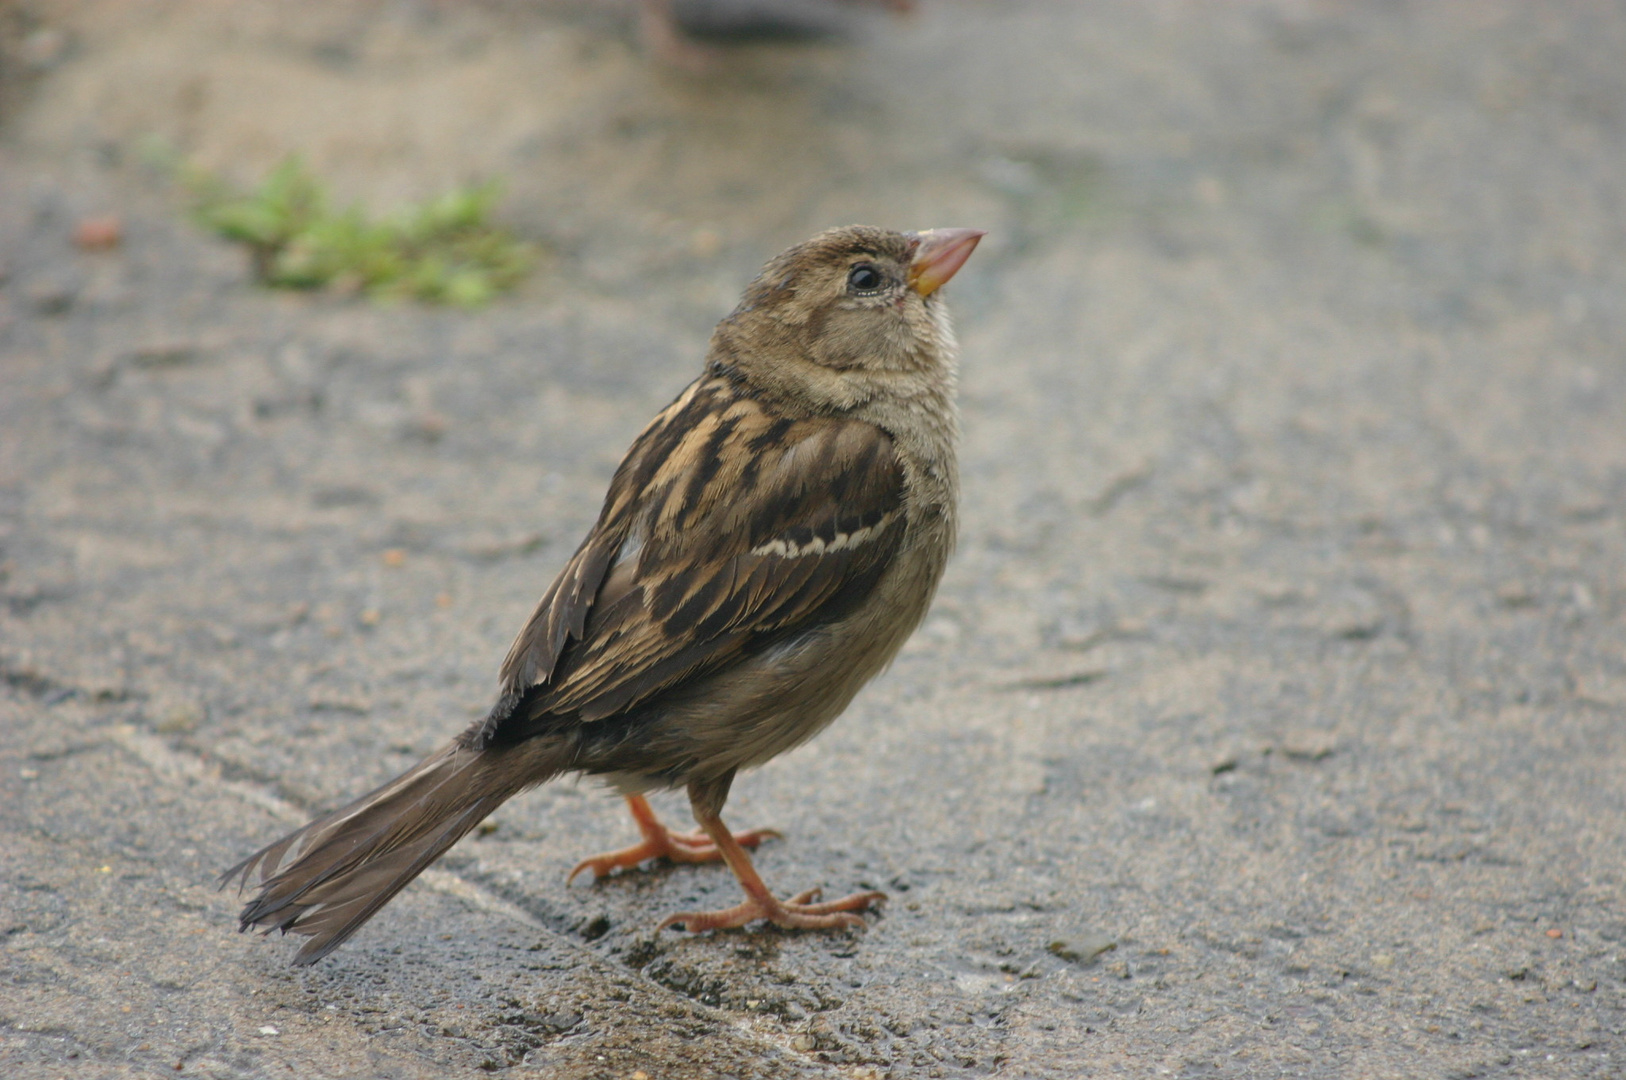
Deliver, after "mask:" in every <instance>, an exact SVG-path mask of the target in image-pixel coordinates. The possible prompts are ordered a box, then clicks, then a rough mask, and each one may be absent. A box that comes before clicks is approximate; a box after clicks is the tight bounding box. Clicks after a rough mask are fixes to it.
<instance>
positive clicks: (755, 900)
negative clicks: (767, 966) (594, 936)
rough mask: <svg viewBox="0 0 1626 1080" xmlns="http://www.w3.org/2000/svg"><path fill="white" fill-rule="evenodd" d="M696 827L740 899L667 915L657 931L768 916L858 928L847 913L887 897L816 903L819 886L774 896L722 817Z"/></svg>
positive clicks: (811, 926)
mask: <svg viewBox="0 0 1626 1080" xmlns="http://www.w3.org/2000/svg"><path fill="white" fill-rule="evenodd" d="M700 827H701V828H702V829H704V830H706V834H707V835H708V836H710V837H711V841H712V848H713V850H715V851H718V852H721V854H722V858H723V861H724V862H726V863H728V868H729V869H730V870H732V871H734V876H735V877H737V878H739V880H740V887H741V888H743V889H744V890H745V899H744V901H742V902H741V903H739V904H736V905H735V906H734V907H731V908H725V909H723V910H722V911H683V912H679V913H678V914H676V915H668V916H667V917H666V918H665V919H663V920H662V921H661V924H660V926H658V927H657V928H656V929H658V930H665V929H666V928H667V927H668V926H676V925H678V924H679V923H681V924H682V925H683V928H684V929H685V930H688V931H689V932H691V933H696V934H698V933H700V932H701V931H702V930H723V929H728V928H730V927H735V926H744V925H745V924H746V923H749V922H755V921H756V920H757V919H767V920H768V921H769V922H771V923H773V924H774V925H775V926H783V927H786V928H787V929H797V930H831V929H839V928H845V927H849V926H863V925H864V920H863V919H861V918H860V917H858V916H857V915H854V914H852V912H855V911H862V910H864V909H865V908H867V907H869V906H870V905H871V904H873V903H876V902H877V901H880V900H885V899H886V894H885V893H879V892H861V893H853V894H852V895H851V896H844V897H842V898H841V899H840V900H831V901H828V902H826V903H823V904H820V903H815V901H817V900H818V898H819V890H818V889H809V890H807V892H804V893H801V894H799V895H797V896H795V897H792V898H791V899H790V900H777V899H775V898H774V895H773V893H771V892H769V891H768V887H767V886H766V885H764V884H763V883H762V878H761V877H759V876H758V875H757V871H756V867H754V866H752V865H751V856H749V855H747V854H746V853H745V848H743V847H741V846H740V844H739V842H738V840H737V839H736V838H735V836H734V835H733V834H732V833H730V832H729V831H728V826H727V825H724V824H723V819H722V817H721V816H719V815H717V814H710V815H707V816H705V817H702V818H701V819H700Z"/></svg>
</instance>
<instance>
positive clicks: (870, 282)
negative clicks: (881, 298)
mask: <svg viewBox="0 0 1626 1080" xmlns="http://www.w3.org/2000/svg"><path fill="white" fill-rule="evenodd" d="M884 284H886V278H884V277H882V276H881V272H880V271H879V270H877V269H875V267H873V266H871V265H870V264H869V263H859V264H858V265H857V266H855V267H853V268H852V269H851V270H849V271H848V272H847V288H849V289H851V290H852V291H853V292H861V293H863V292H874V291H875V290H876V289H879V288H880V287H881V286H882V285H884Z"/></svg>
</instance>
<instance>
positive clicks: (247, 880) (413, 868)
mask: <svg viewBox="0 0 1626 1080" xmlns="http://www.w3.org/2000/svg"><path fill="white" fill-rule="evenodd" d="M570 756H571V748H570V747H569V746H568V745H567V744H566V743H564V742H563V741H558V742H555V741H553V740H549V739H547V738H536V739H530V740H527V741H526V742H523V743H519V744H517V745H513V746H508V747H487V748H485V749H482V750H473V749H470V748H468V747H466V746H464V745H462V744H461V743H459V742H454V743H452V744H451V745H449V746H447V747H446V748H445V749H443V750H441V751H439V752H438V753H435V754H432V755H431V756H429V757H427V758H425V759H424V760H423V761H421V762H419V763H418V764H417V765H415V766H413V768H411V769H410V770H408V771H407V772H405V773H403V774H402V775H400V776H398V777H396V778H395V779H394V780H391V781H390V782H389V783H387V784H385V785H383V786H382V787H379V788H376V789H374V790H373V791H370V792H368V793H367V794H366V795H363V796H362V797H361V798H359V799H357V800H356V801H355V802H352V803H350V804H349V805H348V806H343V807H340V808H339V809H337V810H335V811H333V812H332V813H330V814H326V815H324V816H322V817H319V818H317V819H316V820H315V821H313V822H311V823H310V824H309V825H306V826H304V827H303V828H301V829H296V830H294V831H293V832H291V833H289V834H288V835H287V836H285V837H283V838H282V839H281V840H278V841H277V842H276V843H274V844H272V845H271V846H269V847H267V848H263V849H262V850H260V851H257V852H255V853H254V854H253V855H250V856H249V857H248V858H247V859H244V860H243V861H242V862H240V863H238V864H237V865H236V866H234V867H232V868H231V869H230V870H227V871H226V872H225V873H224V874H222V875H221V878H220V884H221V885H222V886H224V885H226V884H229V883H230V882H231V881H232V880H233V879H236V880H237V883H238V888H239V890H241V889H242V888H244V887H246V886H248V885H256V886H258V888H259V892H258V893H257V894H256V895H255V896H254V898H253V899H252V900H250V901H249V902H248V903H247V904H246V905H244V907H243V912H242V915H241V920H242V926H241V927H240V929H243V930H247V929H248V928H249V927H251V926H263V927H265V930H266V933H270V932H271V931H272V930H281V931H282V932H283V933H285V934H286V933H289V932H290V931H291V932H293V933H295V934H304V935H307V936H308V937H309V938H310V940H309V941H307V942H306V943H305V944H304V946H303V947H302V948H301V949H300V950H299V953H298V954H297V955H296V956H295V957H294V961H293V962H294V963H295V964H300V965H303V964H314V963H315V962H316V961H318V960H320V959H322V957H324V956H326V955H327V954H328V953H330V952H332V951H333V950H334V949H336V948H338V947H339V946H340V945H342V944H343V943H344V941H345V940H346V939H347V938H349V936H350V935H351V934H353V933H355V932H356V930H357V929H358V928H359V927H360V926H361V924H362V923H364V922H366V921H367V920H368V919H370V918H372V917H373V915H374V914H375V913H377V911H378V909H379V908H381V907H383V906H384V905H385V904H386V903H388V902H389V899H390V898H391V897H392V896H394V895H395V894H396V893H398V892H400V891H401V889H402V888H403V887H404V886H405V885H406V883H407V882H409V881H411V880H412V879H413V878H415V877H417V876H418V875H419V874H420V873H422V872H423V871H424V869H425V868H426V867H428V865H429V864H430V863H432V862H434V861H435V860H436V859H438V858H439V857H440V856H441V854H442V853H443V852H445V850H446V849H447V848H449V847H451V846H452V845H453V844H455V843H457V841H458V840H459V839H461V838H462V837H463V835H464V834H465V833H467V832H468V831H469V830H470V829H472V828H474V827H475V826H476V825H478V824H479V823H480V822H481V820H483V819H484V818H485V817H486V816H487V815H488V814H490V813H491V812H492V811H493V810H495V809H497V807H498V806H501V805H502V804H503V803H504V802H505V801H506V800H508V799H509V798H510V797H512V796H514V795H516V794H518V793H519V792H521V791H523V790H524V789H525V788H528V787H531V786H532V785H534V784H539V783H541V782H543V781H544V780H548V779H550V778H552V777H554V776H556V775H558V774H559V773H560V772H562V771H564V769H565V768H566V767H567V766H568V764H569V759H570Z"/></svg>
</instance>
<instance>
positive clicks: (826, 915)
mask: <svg viewBox="0 0 1626 1080" xmlns="http://www.w3.org/2000/svg"><path fill="white" fill-rule="evenodd" d="M821 892H822V890H820V889H809V890H807V891H806V892H804V893H800V894H798V895H796V896H793V897H791V898H790V899H789V900H777V899H775V898H774V897H773V896H771V895H767V894H764V895H762V896H755V895H751V894H749V893H748V894H747V895H746V898H745V900H744V901H742V902H741V903H739V904H736V905H735V906H734V907H731V908H724V909H723V910H722V911H680V912H678V913H677V914H676V915H668V916H667V917H666V918H664V919H662V920H661V924H660V926H658V927H656V930H665V929H666V928H667V927H668V926H677V925H680V924H681V925H682V926H683V928H684V929H685V930H687V931H689V932H690V933H691V934H698V933H701V932H702V931H705V930H727V929H732V928H733V927H736V926H744V925H745V924H746V923H751V922H755V921H757V920H758V919H766V920H768V921H769V922H771V923H773V924H774V925H775V926H782V927H784V928H785V929H787V930H844V929H846V928H848V927H852V926H863V925H864V920H863V919H862V918H860V917H859V916H858V915H855V914H853V912H856V911H863V910H864V909H865V908H868V907H869V906H870V905H871V904H875V903H878V902H880V901H882V900H885V899H886V893H881V892H860V893H853V894H852V895H851V896H843V897H842V898H841V899H840V900H829V901H826V902H824V903H822V904H821V903H817V902H816V901H817V900H818V898H819V895H820V893H821Z"/></svg>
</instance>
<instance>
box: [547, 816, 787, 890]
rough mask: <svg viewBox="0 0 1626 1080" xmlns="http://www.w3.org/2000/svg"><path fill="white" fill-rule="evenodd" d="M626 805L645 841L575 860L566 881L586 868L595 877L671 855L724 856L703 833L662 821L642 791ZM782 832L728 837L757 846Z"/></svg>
mask: <svg viewBox="0 0 1626 1080" xmlns="http://www.w3.org/2000/svg"><path fill="white" fill-rule="evenodd" d="M627 809H629V810H631V811H632V820H633V821H635V822H636V823H637V825H638V831H639V832H640V833H642V834H643V837H644V839H643V843H640V844H634V845H633V846H632V847H629V848H622V849H621V850H620V851H609V852H606V853H604V854H603V855H594V856H593V857H592V858H589V859H583V860H582V861H581V862H579V863H577V864H576V868H575V869H574V870H572V871H571V872H570V876H569V877H568V878H566V879H565V884H567V885H568V884H569V883H570V882H572V881H575V880H576V875H577V874H579V873H581V872H582V871H583V870H591V871H593V880H595V881H597V880H598V879H599V878H602V877H608V876H609V874H610V872H611V871H613V870H618V869H631V868H632V867H634V866H637V865H638V864H639V863H641V862H643V861H645V860H646V859H658V858H662V857H665V858H668V859H671V860H672V861H673V862H688V863H700V862H717V861H718V860H720V859H722V858H724V856H723V854H722V853H721V852H719V851H718V850H717V845H715V844H714V843H712V841H711V838H710V837H708V836H706V835H705V834H704V833H676V832H673V831H672V830H671V829H668V828H667V827H666V826H665V825H663V824H662V823H661V819H660V818H658V817H656V816H655V808H654V807H652V806H650V805H649V800H648V799H646V798H644V797H643V796H642V795H628V796H627ZM778 835H779V833H777V832H775V831H774V830H773V829H752V830H751V831H750V832H742V833H738V834H736V835H733V836H730V837H729V840H730V841H731V842H733V843H736V844H742V845H744V846H745V847H750V848H754V847H756V846H757V845H758V844H760V843H762V841H764V840H766V839H768V838H769V837H777V836H778Z"/></svg>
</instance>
